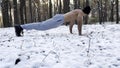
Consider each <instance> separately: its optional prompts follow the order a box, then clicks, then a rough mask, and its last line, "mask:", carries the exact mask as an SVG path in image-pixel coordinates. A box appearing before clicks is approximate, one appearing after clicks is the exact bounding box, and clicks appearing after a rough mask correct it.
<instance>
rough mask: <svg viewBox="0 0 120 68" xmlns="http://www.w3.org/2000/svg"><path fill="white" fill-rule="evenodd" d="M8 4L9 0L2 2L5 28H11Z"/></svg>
mask: <svg viewBox="0 0 120 68" xmlns="http://www.w3.org/2000/svg"><path fill="white" fill-rule="evenodd" d="M8 3H9V0H2V3H1V7H2V16H3V26H4V27H10V22H9V13H8V11H9V10H8V9H9V8H8V6H9V5H8Z"/></svg>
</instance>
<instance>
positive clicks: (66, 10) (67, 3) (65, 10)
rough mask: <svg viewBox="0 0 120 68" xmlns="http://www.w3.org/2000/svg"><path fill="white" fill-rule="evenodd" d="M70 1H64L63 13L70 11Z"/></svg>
mask: <svg viewBox="0 0 120 68" xmlns="http://www.w3.org/2000/svg"><path fill="white" fill-rule="evenodd" d="M69 5H70V0H63V13H67V12H69V11H70V7H69Z"/></svg>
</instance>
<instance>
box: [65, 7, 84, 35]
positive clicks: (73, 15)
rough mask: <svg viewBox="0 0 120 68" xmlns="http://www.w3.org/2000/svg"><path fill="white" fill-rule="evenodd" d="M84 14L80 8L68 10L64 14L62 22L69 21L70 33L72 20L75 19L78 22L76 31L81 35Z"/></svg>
mask: <svg viewBox="0 0 120 68" xmlns="http://www.w3.org/2000/svg"><path fill="white" fill-rule="evenodd" d="M84 15H85V14H84V13H83V12H82V10H80V9H76V10H73V11H70V12H68V13H66V14H64V22H65V23H66V22H69V24H70V27H69V29H70V33H72V28H73V25H74V22H75V20H76V21H77V24H78V32H79V35H81V29H82V28H81V27H82V17H83V16H84Z"/></svg>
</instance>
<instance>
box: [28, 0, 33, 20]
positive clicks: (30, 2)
mask: <svg viewBox="0 0 120 68" xmlns="http://www.w3.org/2000/svg"><path fill="white" fill-rule="evenodd" d="M29 12H30V22H33V12H32V0H29Z"/></svg>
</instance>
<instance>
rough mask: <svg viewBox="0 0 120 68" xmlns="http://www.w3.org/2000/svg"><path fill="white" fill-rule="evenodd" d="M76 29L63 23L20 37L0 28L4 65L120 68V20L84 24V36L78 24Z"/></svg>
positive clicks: (6, 67) (8, 67) (10, 67)
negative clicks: (110, 22) (116, 21)
mask: <svg viewBox="0 0 120 68" xmlns="http://www.w3.org/2000/svg"><path fill="white" fill-rule="evenodd" d="M73 33H74V34H70V33H69V29H68V26H60V27H58V28H55V29H51V30H47V31H37V30H29V31H27V30H24V36H23V37H16V36H15V33H14V28H13V27H11V28H0V68H120V24H114V25H113V24H112V25H83V29H82V34H83V35H82V36H79V35H78V32H77V26H76V25H75V26H74V27H73ZM17 61H19V62H18V63H17ZM15 63H16V64H15Z"/></svg>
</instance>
